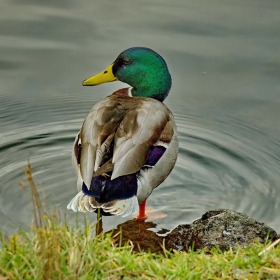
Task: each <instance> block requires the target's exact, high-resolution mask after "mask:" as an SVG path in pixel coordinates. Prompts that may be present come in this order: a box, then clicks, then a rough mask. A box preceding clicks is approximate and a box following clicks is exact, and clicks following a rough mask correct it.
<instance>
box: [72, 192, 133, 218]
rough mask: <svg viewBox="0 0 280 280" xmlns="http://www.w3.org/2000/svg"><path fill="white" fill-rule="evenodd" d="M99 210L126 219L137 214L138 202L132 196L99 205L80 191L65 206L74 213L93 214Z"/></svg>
mask: <svg viewBox="0 0 280 280" xmlns="http://www.w3.org/2000/svg"><path fill="white" fill-rule="evenodd" d="M98 208H101V209H103V211H104V212H107V213H110V214H112V215H117V216H121V217H127V216H129V215H132V214H137V213H138V200H137V197H136V196H133V197H131V198H128V199H124V200H114V201H110V202H107V203H103V204H102V203H99V202H97V201H96V200H95V199H94V197H91V196H88V195H85V194H84V193H83V192H82V191H80V192H79V193H78V194H77V195H76V196H75V197H74V198H73V199H72V200H71V201H70V202H69V204H68V205H67V209H70V210H73V211H74V212H83V213H86V212H93V211H95V210H96V209H98Z"/></svg>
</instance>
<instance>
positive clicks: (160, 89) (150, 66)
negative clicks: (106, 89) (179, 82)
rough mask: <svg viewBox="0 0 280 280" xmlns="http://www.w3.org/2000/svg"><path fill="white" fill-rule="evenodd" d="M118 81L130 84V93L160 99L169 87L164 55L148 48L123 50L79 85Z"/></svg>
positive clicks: (167, 91) (169, 81) (164, 95)
mask: <svg viewBox="0 0 280 280" xmlns="http://www.w3.org/2000/svg"><path fill="white" fill-rule="evenodd" d="M116 80H119V81H122V82H124V83H127V84H129V85H130V86H132V88H133V89H132V91H131V93H132V95H133V96H139V97H150V98H155V99H157V100H159V101H163V100H164V99H165V98H166V97H167V95H168V93H169V90H170V88H171V76H170V73H169V71H168V68H167V65H166V63H165V61H164V59H163V58H162V57H161V56H160V55H159V54H158V53H156V52H155V51H153V50H151V49H148V48H141V47H135V48H130V49H127V50H125V51H123V52H122V53H121V54H120V55H119V56H118V57H117V59H116V60H115V61H114V62H113V64H111V65H110V66H109V67H108V68H107V69H105V70H104V71H102V72H101V73H100V74H98V75H95V76H93V77H91V78H88V79H87V80H85V81H84V82H83V85H86V86H87V85H98V84H102V83H106V82H112V81H116Z"/></svg>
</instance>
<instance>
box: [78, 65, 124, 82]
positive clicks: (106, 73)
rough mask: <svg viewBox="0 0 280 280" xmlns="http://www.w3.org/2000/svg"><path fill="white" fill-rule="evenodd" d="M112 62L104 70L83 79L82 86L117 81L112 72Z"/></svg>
mask: <svg viewBox="0 0 280 280" xmlns="http://www.w3.org/2000/svg"><path fill="white" fill-rule="evenodd" d="M112 68H113V64H111V65H110V66H109V67H107V68H106V69H105V70H103V71H102V72H100V73H99V74H96V75H94V76H92V77H89V78H88V79H86V80H84V81H83V86H97V85H101V84H104V83H108V82H114V81H117V80H118V78H117V77H115V76H114V74H113V70H112Z"/></svg>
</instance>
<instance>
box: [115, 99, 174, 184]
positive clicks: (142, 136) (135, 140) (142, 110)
mask: <svg viewBox="0 0 280 280" xmlns="http://www.w3.org/2000/svg"><path fill="white" fill-rule="evenodd" d="M169 112H170V111H169V110H168V108H167V107H166V106H165V105H164V104H163V103H161V102H159V101H157V100H154V99H148V98H145V99H140V100H139V104H138V106H135V107H134V108H133V109H131V110H128V112H127V113H126V114H125V116H124V118H123V120H122V121H121V123H120V125H119V127H118V129H117V131H116V134H115V137H114V144H115V147H114V153H113V159H112V163H113V164H114V170H113V174H112V180H113V179H115V178H117V177H119V176H123V175H127V174H132V173H135V172H137V171H139V170H140V169H141V168H142V167H143V166H144V165H145V162H146V160H147V157H148V154H149V151H150V148H151V147H152V146H153V145H154V144H156V143H157V142H158V140H159V139H160V137H161V135H162V134H165V132H164V130H165V129H166V126H167V124H168V122H169ZM171 137H172V135H171ZM171 137H170V138H171Z"/></svg>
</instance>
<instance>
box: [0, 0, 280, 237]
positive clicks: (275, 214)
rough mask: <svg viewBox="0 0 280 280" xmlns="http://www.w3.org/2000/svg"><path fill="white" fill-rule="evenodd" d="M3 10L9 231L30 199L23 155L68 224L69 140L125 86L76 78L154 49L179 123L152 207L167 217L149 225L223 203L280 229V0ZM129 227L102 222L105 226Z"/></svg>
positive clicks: (10, 4) (72, 181)
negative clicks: (171, 164)
mask: <svg viewBox="0 0 280 280" xmlns="http://www.w3.org/2000/svg"><path fill="white" fill-rule="evenodd" d="M0 6H1V8H0V14H1V17H0V21H1V23H2V24H0V52H1V58H0V79H1V83H0V104H1V106H0V155H1V157H0V182H1V188H0V221H1V228H3V229H4V232H6V233H11V232H13V230H14V229H16V228H19V227H26V226H27V225H29V224H30V222H31V219H32V204H31V200H30V198H29V194H28V193H27V192H24V191H23V190H22V189H21V188H20V186H19V182H20V180H22V179H23V178H24V172H23V171H24V169H25V166H26V163H27V159H28V158H29V159H30V161H31V163H32V167H33V170H34V178H35V181H36V183H37V184H38V185H40V186H42V188H43V189H44V191H45V193H46V195H47V199H48V201H49V202H55V203H56V204H57V205H58V208H59V210H60V211H61V213H62V215H64V213H66V218H67V221H69V222H70V223H75V219H76V214H75V213H72V212H68V211H66V205H67V204H68V202H69V200H70V199H71V198H72V197H73V196H74V195H75V194H76V189H75V187H76V178H75V174H74V172H73V170H72V166H71V149H72V143H73V140H74V136H75V134H76V133H77V131H78V130H79V129H80V126H81V124H82V122H83V119H84V118H85V117H86V115H87V113H88V111H89V110H90V108H91V107H92V106H93V105H94V104H95V102H97V101H99V100H101V99H102V98H104V97H105V96H107V95H108V94H109V93H111V92H113V91H114V90H115V89H117V88H120V87H122V86H123V84H121V83H114V84H108V85H102V86H100V87H96V88H83V87H82V86H81V82H82V81H83V79H84V78H86V77H88V76H90V75H92V74H94V73H97V72H99V71H100V70H102V69H103V68H104V67H105V66H107V65H108V64H109V63H110V62H112V61H113V60H114V59H115V57H116V56H117V55H118V54H119V53H120V52H121V51H122V50H124V49H126V48H128V47H131V46H146V47H150V48H152V49H155V50H156V51H158V52H159V53H160V54H162V56H163V57H164V58H165V59H166V61H167V63H168V65H169V68H170V71H171V73H172V77H173V88H172V91H171V94H170V96H169V97H168V99H167V101H166V104H167V105H168V107H169V108H170V109H171V110H172V111H173V112H174V115H175V118H176V122H177V125H178V132H179V137H180V154H179V158H178V161H177V164H176V167H175V169H174V171H173V172H172V174H171V175H170V176H169V177H168V178H167V180H166V181H165V182H164V183H163V184H162V185H161V186H160V187H159V188H157V189H156V190H155V191H154V192H153V194H152V195H151V196H150V198H149V200H148V205H150V206H152V207H153V208H155V209H156V210H158V211H161V212H163V213H165V214H167V217H166V218H164V219H161V220H157V221H155V223H156V224H157V227H158V229H160V228H167V229H171V228H173V227H175V226H176V225H177V224H179V223H187V222H191V221H192V220H194V219H196V218H198V217H199V216H200V215H201V214H202V213H203V212H205V211H206V210H209V209H216V208H230V209H234V210H236V211H240V212H243V213H246V214H248V215H250V216H252V217H253V218H255V219H258V220H260V221H262V222H265V223H267V224H268V225H269V226H271V227H273V228H275V229H276V230H277V231H280V221H279V211H280V196H279V193H280V124H279V119H280V110H279V108H280V106H279V105H280V97H279V89H280V81H279V74H280V60H279V57H280V51H279V48H278V46H279V43H280V42H279V41H280V38H279V36H277V35H278V29H279V28H278V27H279V25H280V22H279V21H280V19H279V12H280V4H279V3H278V2H277V1H270V2H269V4H261V3H258V5H257V4H256V3H255V1H253V0H251V1H249V2H248V1H247V2H246V3H244V1H241V0H240V1H235V2H234V3H232V2H223V3H221V2H220V1H213V2H211V4H210V3H209V2H207V1H206V0H204V1H203V5H202V3H200V4H198V3H197V2H196V1H187V2H186V1H176V3H175V2H174V3H173V2H170V1H167V0H166V1H161V2H159V1H154V2H153V3H150V2H147V1H144V0H141V1H138V2H137V3H135V2H130V1H127V0H122V1H118V2H116V1H112V0H110V1H106V3H105V2H104V3H103V2H101V1H96V2H95V3H94V4H93V3H92V1H89V0H82V1H80V2H79V4H77V3H76V2H75V1H40V3H38V2H37V1H35V0H34V1H31V0H28V1H24V4H23V3H22V1H16V0H15V1H7V0H5V1H3V2H1V4H0ZM248 14H250V17H248V16H247V15H248ZM86 216H87V217H88V218H89V220H91V221H95V219H96V217H95V215H92V214H91V215H90V214H88V215H86ZM82 217H83V214H79V218H80V220H81V222H82V221H83V219H82ZM124 221H125V219H123V218H111V217H104V219H103V223H104V230H105V231H107V230H110V229H112V228H113V227H116V226H117V225H118V224H120V223H123V222H124Z"/></svg>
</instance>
